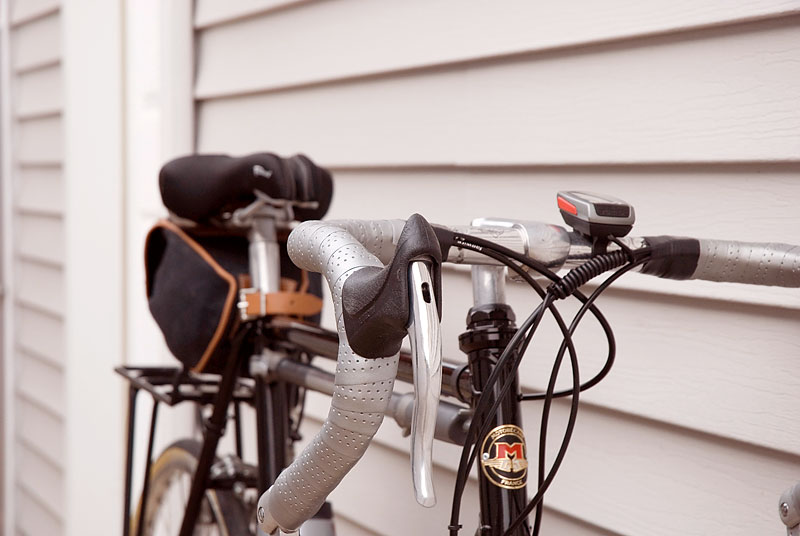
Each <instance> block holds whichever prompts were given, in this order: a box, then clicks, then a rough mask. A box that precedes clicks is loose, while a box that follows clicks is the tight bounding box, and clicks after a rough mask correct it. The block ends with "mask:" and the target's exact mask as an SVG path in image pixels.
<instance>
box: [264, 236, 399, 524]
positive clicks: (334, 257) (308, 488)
mask: <svg viewBox="0 0 800 536" xmlns="http://www.w3.org/2000/svg"><path fill="white" fill-rule="evenodd" d="M342 223H346V224H345V225H342V224H340V225H339V226H337V225H333V224H330V223H323V222H317V221H308V222H305V223H303V224H301V225H300V226H298V227H297V228H296V229H295V230H294V231H293V232H292V233H291V235H290V236H289V241H288V251H289V256H290V257H291V258H292V260H293V261H294V263H295V264H296V265H298V266H299V267H300V268H303V269H305V270H309V271H314V272H321V273H322V274H323V275H324V276H325V278H326V279H327V281H328V284H329V286H330V290H331V294H332V296H333V301H334V309H335V317H336V328H337V330H338V332H339V357H338V361H337V365H336V376H335V391H334V394H333V397H332V400H331V409H330V412H329V413H328V417H327V419H326V421H325V423H324V424H323V426H322V429H321V430H320V432H319V433H318V434H317V436H316V437H315V438H314V439H313V440H312V441H311V443H310V444H309V445H308V446H307V447H306V448H305V449H304V450H303V452H302V453H301V454H300V455H299V456H298V457H297V458H296V459H295V460H294V462H293V463H292V464H291V465H290V466H289V467H287V468H286V469H284V471H283V472H282V473H281V474H280V476H279V477H278V479H277V480H276V481H275V483H274V484H273V485H272V486H271V487H270V489H269V490H267V492H265V493H264V495H263V496H262V497H261V500H260V501H259V506H260V507H261V506H263V507H264V509H265V512H264V517H265V518H266V523H263V522H262V524H261V526H262V529H265V528H266V527H269V528H270V530H271V529H272V528H274V527H275V526H279V527H280V528H281V529H283V530H285V531H292V530H295V529H297V528H298V527H299V526H300V525H301V524H302V523H303V522H304V521H305V520H306V519H308V518H310V517H311V516H312V515H314V514H315V513H316V512H317V510H319V508H320V507H321V506H322V504H323V502H324V501H325V499H326V498H327V496H328V495H329V494H330V493H331V492H332V491H333V490H334V488H335V487H336V486H337V485H338V484H339V482H340V481H341V480H342V479H343V478H344V476H345V475H346V474H347V472H348V471H350V469H352V467H353V466H354V465H355V464H356V462H358V460H359V459H360V458H361V456H362V455H363V454H364V452H365V451H366V449H367V446H368V445H369V442H370V440H371V439H372V437H373V436H374V435H375V433H376V432H377V431H378V427H379V426H380V424H381V422H382V421H383V416H384V413H385V412H386V409H387V407H388V404H389V399H390V398H391V395H392V390H393V386H394V378H395V375H396V374H397V362H398V356H397V355H393V356H390V357H382V358H377V359H366V358H363V357H360V356H358V355H357V354H355V353H354V352H353V350H352V349H351V348H350V345H349V344H348V342H347V335H346V333H345V330H344V320H343V318H342V296H341V292H342V287H343V285H344V282H345V281H346V280H347V278H348V277H350V276H351V275H352V274H353V273H355V272H356V271H358V270H360V269H361V268H364V267H366V266H374V267H378V268H382V267H383V264H382V263H381V261H380V260H379V259H378V258H377V257H376V256H375V255H373V254H372V253H370V252H369V251H368V250H367V249H366V248H365V247H364V245H362V243H361V242H359V240H357V239H356V238H354V237H353V235H352V234H351V233H349V232H347V231H346V230H344V229H343V228H342V227H347V228H349V229H351V230H353V231H355V232H356V234H359V233H360V234H361V237H362V238H363V239H364V240H365V241H368V243H369V239H370V238H371V239H372V242H371V243H369V245H370V246H373V247H375V248H377V249H376V250H375V251H379V252H380V253H381V254H382V255H381V256H383V253H384V250H388V249H390V245H391V237H392V230H391V229H392V228H393V226H392V225H391V223H388V224H385V223H384V222H375V223H373V222H359V223H355V222H342ZM359 225H361V227H359ZM401 227H402V225H401ZM388 257H389V258H391V253H389V254H388ZM259 516H261V513H259ZM273 520H274V524H271V522H272V521H273Z"/></svg>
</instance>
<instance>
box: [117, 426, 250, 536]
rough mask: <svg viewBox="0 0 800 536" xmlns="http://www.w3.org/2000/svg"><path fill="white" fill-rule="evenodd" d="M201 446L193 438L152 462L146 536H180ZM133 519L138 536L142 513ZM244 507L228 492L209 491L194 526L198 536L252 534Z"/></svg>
mask: <svg viewBox="0 0 800 536" xmlns="http://www.w3.org/2000/svg"><path fill="white" fill-rule="evenodd" d="M200 449H201V444H200V442H198V441H195V440H193V439H182V440H180V441H176V442H175V443H173V444H172V445H170V446H169V447H167V448H166V450H164V452H162V453H161V456H159V457H158V459H157V460H156V461H155V463H153V466H152V469H151V474H150V491H149V493H148V496H147V508H146V511H145V518H144V530H143V531H142V534H143V535H144V536H178V533H179V532H180V529H181V523H182V522H183V514H184V512H185V510H186V502H187V500H188V499H189V491H190V489H191V486H192V476H193V475H194V472H195V469H196V467H197V460H198V458H199V456H200ZM141 507H142V503H141V498H140V499H139V505H138V507H137V508H136V514H135V516H134V517H133V519H132V520H131V525H132V530H131V534H132V535H133V536H135V535H136V528H137V523H138V521H139V512H140V511H141ZM249 525H250V523H249V522H248V516H247V513H246V508H245V505H244V504H243V503H242V501H241V500H240V499H239V498H238V497H237V496H236V494H235V493H233V492H231V491H228V490H214V489H209V490H207V491H206V494H205V497H204V498H203V503H202V505H201V507H200V513H199V515H198V517H197V523H196V524H195V529H194V535H195V536H239V535H248V534H252V530H251V528H250V526H249Z"/></svg>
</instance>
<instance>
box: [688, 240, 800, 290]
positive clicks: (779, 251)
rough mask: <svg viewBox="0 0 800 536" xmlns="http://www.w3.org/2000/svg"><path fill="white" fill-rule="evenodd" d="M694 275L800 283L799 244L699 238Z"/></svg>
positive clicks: (709, 278) (711, 278)
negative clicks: (698, 252) (698, 253)
mask: <svg viewBox="0 0 800 536" xmlns="http://www.w3.org/2000/svg"><path fill="white" fill-rule="evenodd" d="M699 242H700V256H699V258H698V260H697V268H696V269H695V271H694V273H693V274H692V276H691V278H692V279H705V280H707V281H728V282H731V283H747V284H749V285H765V286H779V287H800V246H792V245H790V244H777V243H769V244H761V243H755V242H731V241H726V240H699Z"/></svg>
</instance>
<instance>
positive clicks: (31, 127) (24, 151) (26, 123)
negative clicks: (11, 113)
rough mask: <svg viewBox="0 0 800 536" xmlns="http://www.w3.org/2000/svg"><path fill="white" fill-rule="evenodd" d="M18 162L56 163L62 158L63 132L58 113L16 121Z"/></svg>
mask: <svg viewBox="0 0 800 536" xmlns="http://www.w3.org/2000/svg"><path fill="white" fill-rule="evenodd" d="M16 141H17V151H16V154H17V159H18V161H19V162H20V163H58V162H60V161H61V160H62V158H63V151H64V133H63V126H62V120H61V116H60V115H51V116H46V117H36V118H30V119H23V120H21V121H19V122H18V123H17V136H16Z"/></svg>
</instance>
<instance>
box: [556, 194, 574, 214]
mask: <svg viewBox="0 0 800 536" xmlns="http://www.w3.org/2000/svg"><path fill="white" fill-rule="evenodd" d="M556 201H558V208H560V209H561V210H563V211H565V212H569V213H570V214H573V215H575V216H577V215H578V209H577V208H575V205H573V204H572V203H570V202H569V201H567V200H566V199H564V198H563V197H556Z"/></svg>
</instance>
